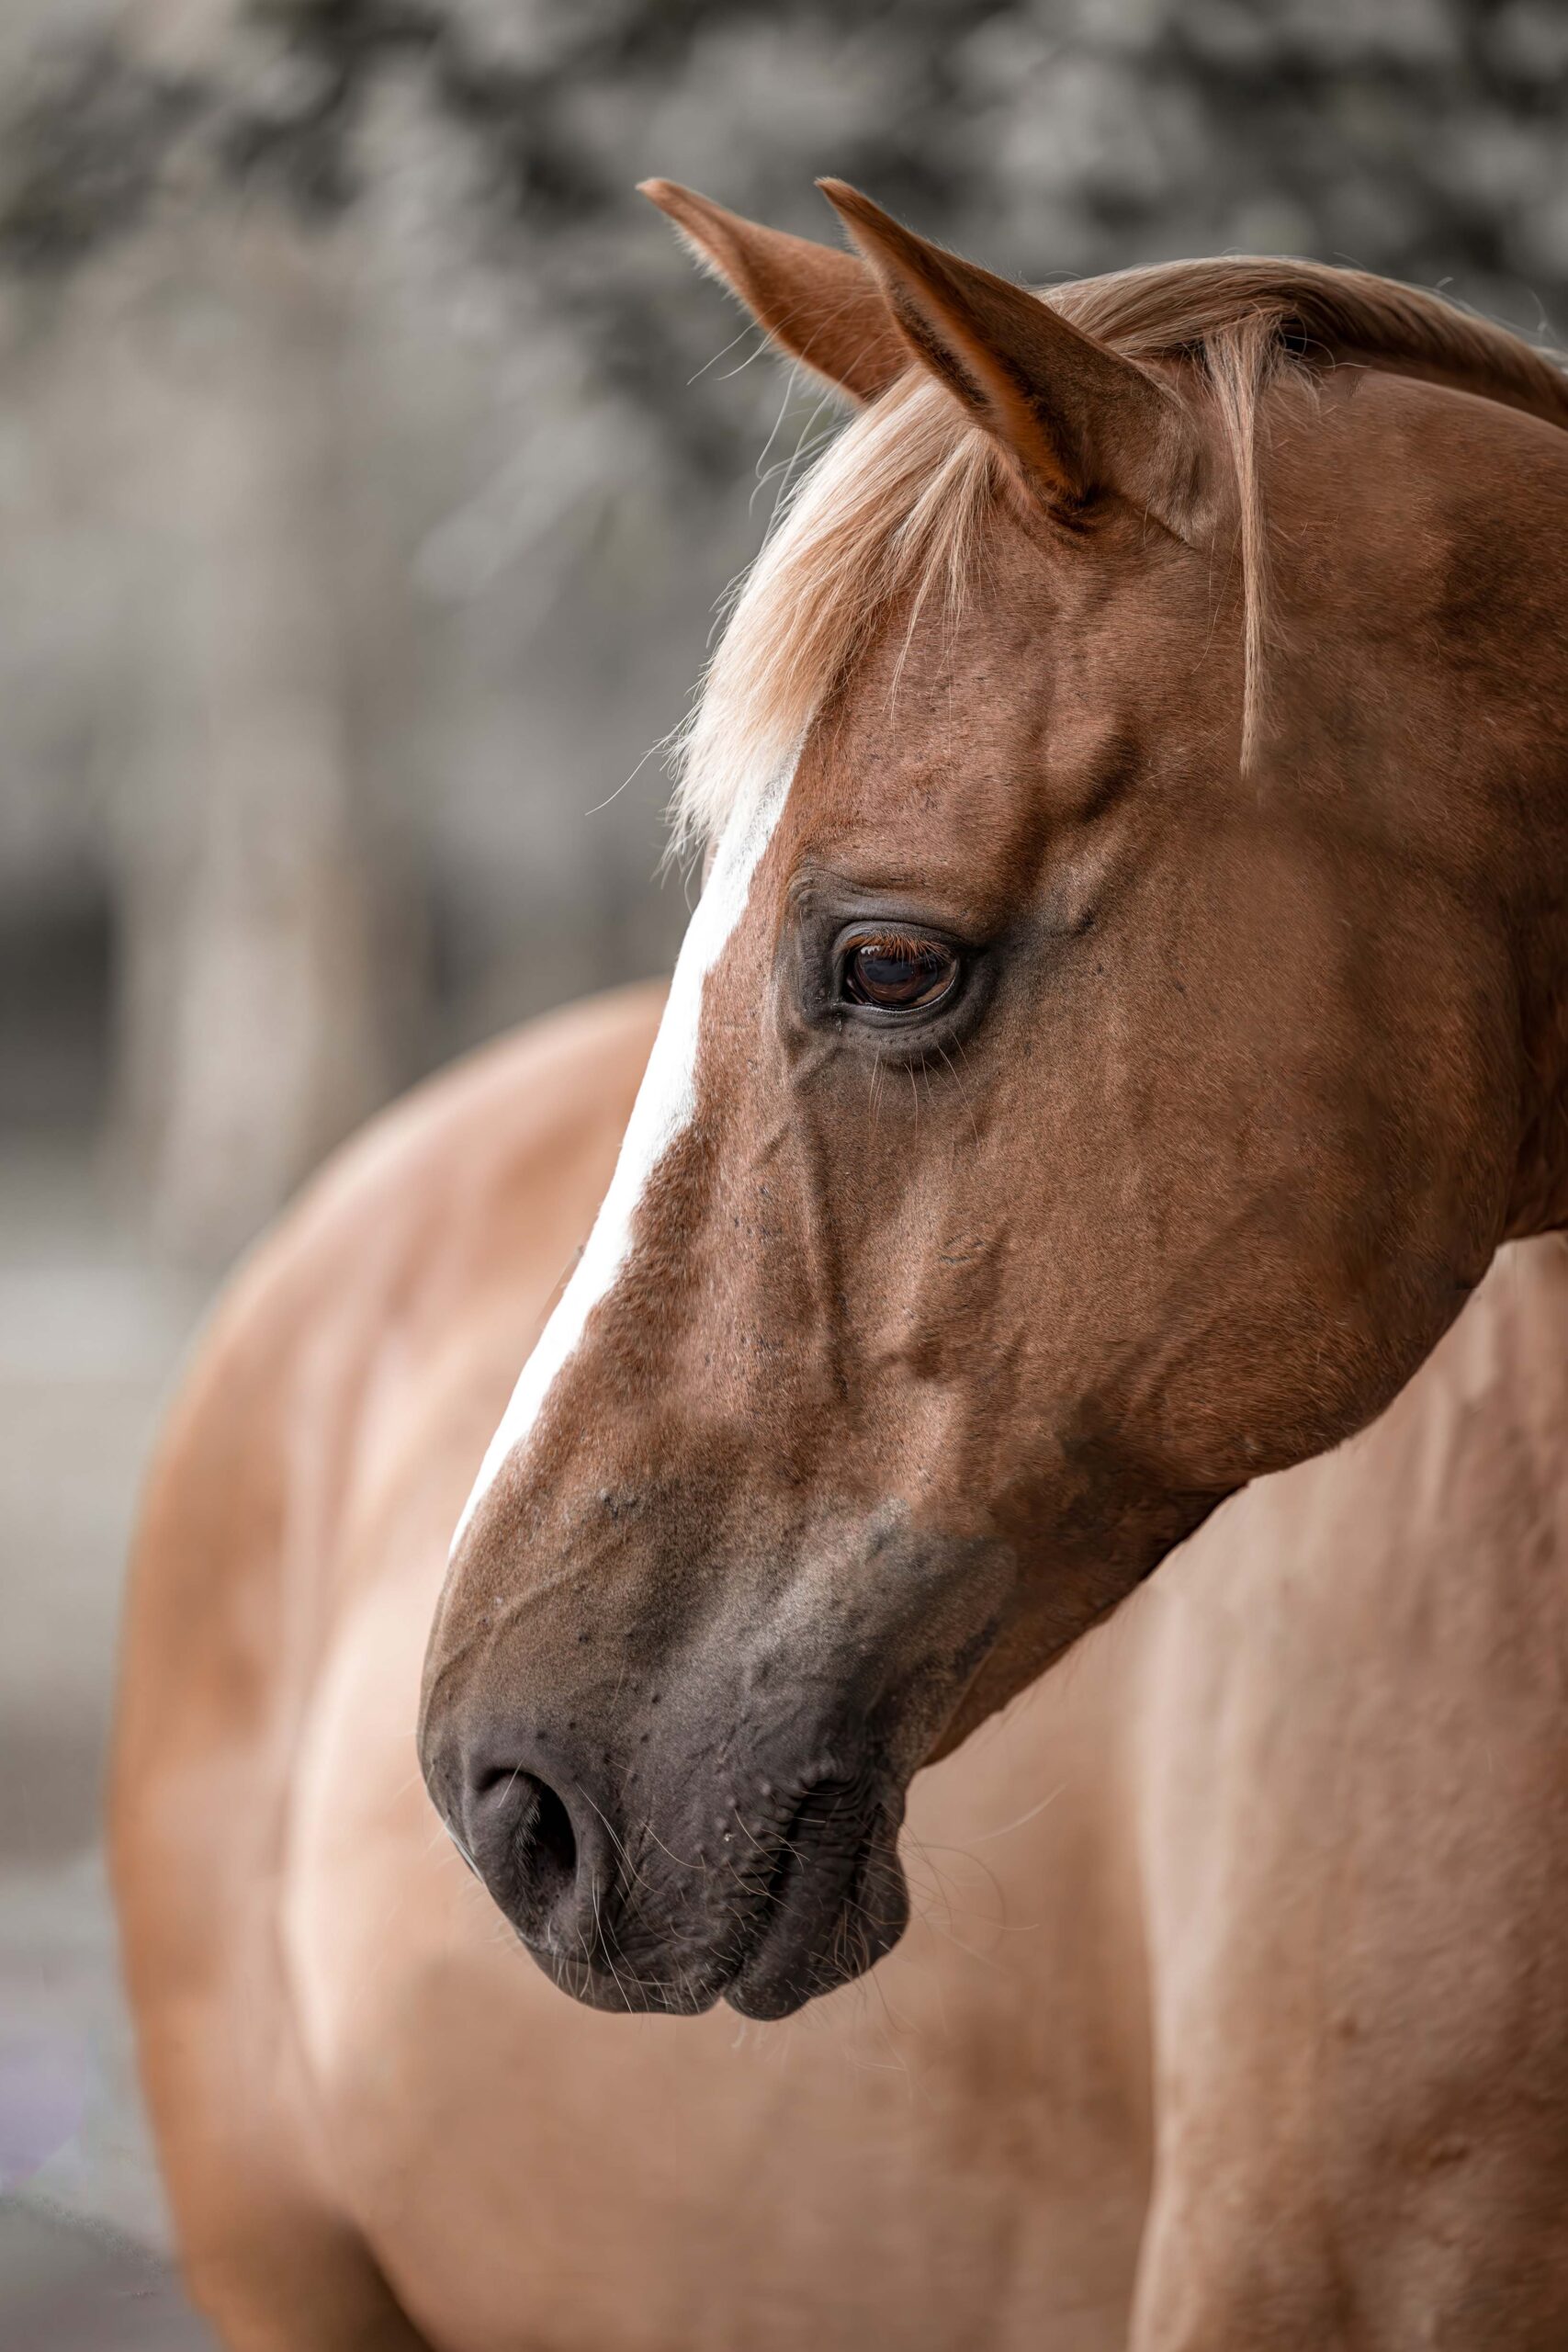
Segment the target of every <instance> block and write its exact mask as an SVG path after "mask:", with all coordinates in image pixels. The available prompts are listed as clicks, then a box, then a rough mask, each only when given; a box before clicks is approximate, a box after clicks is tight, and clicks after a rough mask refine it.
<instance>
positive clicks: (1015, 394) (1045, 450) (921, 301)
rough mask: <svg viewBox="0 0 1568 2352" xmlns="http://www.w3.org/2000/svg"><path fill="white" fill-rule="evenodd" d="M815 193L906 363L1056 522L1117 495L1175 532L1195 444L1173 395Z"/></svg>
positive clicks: (855, 195)
mask: <svg viewBox="0 0 1568 2352" xmlns="http://www.w3.org/2000/svg"><path fill="white" fill-rule="evenodd" d="M817 185H818V187H819V188H820V189H821V190H822V193H823V195H824V196H825V197H826V198H828V201H829V204H831V205H832V206H833V208H834V209H835V211H837V212H838V213H839V214H840V217H841V218H842V220H844V221H845V222H846V224H847V225H848V228H849V231H850V233H851V235H852V237H853V238H854V240H855V243H857V244H858V245H859V247H860V249H861V251H862V253H863V254H864V255H865V257H866V260H867V261H868V262H869V264H870V265H871V266H872V268H873V269H874V271H875V273H876V276H877V277H878V278H879V279H880V281H881V284H882V287H883V290H884V292H885V293H886V297H887V301H888V305H889V308H890V309H891V311H892V312H893V315H894V317H895V318H896V319H897V322H898V324H899V327H900V328H901V329H902V331H903V333H904V334H905V335H906V337H907V338H908V344H909V347H910V349H911V351H912V352H913V353H914V355H915V356H916V357H917V358H918V359H919V360H920V361H921V362H922V364H923V365H924V366H925V367H927V368H930V369H931V372H932V373H933V374H934V375H936V376H938V377H940V379H942V382H943V383H944V384H945V385H946V386H947V388H948V390H950V391H951V392H953V393H954V394H955V395H956V397H957V398H958V399H959V400H960V401H962V402H963V404H964V407H965V408H966V409H967V410H968V412H969V413H970V415H971V416H972V417H973V418H974V419H975V422H976V424H979V425H982V426H984V428H985V430H986V431H987V433H988V434H989V435H991V437H992V439H993V440H994V441H996V442H997V443H998V445H999V447H1001V449H1002V450H1003V452H1004V454H1005V455H1006V456H1007V458H1009V460H1010V463H1011V465H1012V467H1013V469H1014V471H1015V472H1016V473H1017V474H1018V475H1019V476H1020V477H1021V480H1022V481H1023V483H1024V485H1025V487H1026V489H1028V490H1029V491H1030V492H1032V494H1033V496H1034V497H1035V498H1036V499H1038V500H1039V501H1040V502H1041V503H1042V504H1043V505H1044V506H1046V507H1048V508H1050V509H1051V510H1053V511H1054V512H1055V513H1057V514H1073V513H1076V512H1077V510H1079V509H1080V508H1082V507H1083V506H1084V505H1085V504H1086V503H1088V502H1089V500H1090V499H1091V498H1093V497H1094V496H1095V494H1096V493H1097V492H1103V491H1117V492H1121V493H1122V496H1124V497H1126V498H1128V499H1130V500H1132V501H1133V502H1134V504H1136V505H1139V506H1141V507H1143V508H1144V509H1145V511H1147V512H1151V513H1153V514H1155V515H1159V516H1160V518H1161V519H1162V520H1164V521H1166V522H1168V523H1169V524H1170V526H1171V527H1172V528H1173V529H1177V530H1178V531H1179V532H1181V535H1182V536H1185V532H1184V531H1183V530H1182V525H1183V523H1184V521H1185V518H1186V515H1187V514H1188V513H1189V511H1190V503H1191V497H1192V492H1193V485H1194V478H1195V472H1196V463H1197V454H1198V450H1197V433H1196V428H1195V426H1194V424H1193V421H1192V419H1191V417H1190V414H1189V413H1188V411H1187V410H1186V408H1185V407H1184V406H1183V405H1182V403H1181V402H1180V401H1179V399H1178V397H1177V395H1176V394H1175V393H1174V392H1173V391H1171V390H1168V388H1167V386H1166V385H1165V384H1163V383H1162V382H1160V381H1159V380H1158V379H1156V377H1154V376H1153V375H1151V374H1149V373H1148V371H1147V370H1145V368H1140V367H1138V366H1136V365H1135V364H1134V361H1132V360H1130V359H1125V358H1123V357H1122V356H1121V355H1120V353H1117V352H1114V351H1110V350H1108V349H1107V348H1106V346H1105V345H1103V344H1100V343H1096V342H1095V341H1094V340H1093V338H1092V337H1091V336H1089V335H1087V334H1082V333H1081V332H1080V331H1079V329H1078V328H1077V327H1075V326H1072V325H1070V324H1069V323H1068V322H1067V321H1066V319H1065V318H1063V316H1062V315H1061V313H1060V311H1056V310H1054V309H1053V308H1052V307H1051V305H1050V304H1049V303H1047V302H1043V301H1042V300H1041V299H1040V297H1039V296H1038V295H1035V294H1031V293H1030V292H1029V291H1028V290H1027V288H1024V287H1021V286H1014V285H1013V284H1012V283H1011V282H1010V280H1009V279H1007V278H1005V277H993V276H992V274H991V272H990V271H989V270H988V269H981V268H980V267H979V266H977V265H976V263H974V262H967V261H960V260H959V259H958V257H957V255H956V254H949V253H944V252H943V251H942V247H941V246H940V245H933V244H930V243H928V242H927V241H926V239H925V238H924V237H917V236H915V235H914V234H913V232H911V231H910V230H908V229H906V228H904V227H902V226H901V224H900V223H899V222H898V221H897V220H894V219H893V218H892V216H891V214H889V213H886V212H884V211H883V210H882V209H881V207H880V206H879V205H875V204H873V203H872V201H871V199H870V198H869V197H864V196H862V195H861V194H860V193H859V191H858V190H857V189H855V188H852V187H846V185H845V184H844V182H843V181H842V180H818V183H817Z"/></svg>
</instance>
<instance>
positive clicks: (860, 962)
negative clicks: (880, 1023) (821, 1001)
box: [843, 932, 958, 1012]
mask: <svg viewBox="0 0 1568 2352" xmlns="http://www.w3.org/2000/svg"><path fill="white" fill-rule="evenodd" d="M957 978H958V957H957V956H956V955H955V954H954V952H953V949H952V948H951V947H949V946H947V945H945V944H944V943H943V942H942V940H940V939H919V938H911V937H910V936H908V934H907V933H904V932H889V933H886V934H879V935H876V936H874V937H872V938H869V939H857V940H856V942H855V944H854V945H853V946H852V948H851V950H850V952H849V955H848V956H847V957H846V958H845V961H844V983H843V986H844V994H845V996H846V997H848V998H849V1000H850V1001H851V1003H852V1004H874V1005H876V1006H878V1007H879V1008H880V1009H881V1010H882V1011H883V1012H924V1011H925V1010H926V1008H927V1007H928V1006H930V1005H933V1004H936V1003H939V1002H940V1001H941V1000H942V998H943V997H944V996H946V994H947V992H948V990H949V989H951V988H952V987H953V984H954V982H955V981H956V980H957Z"/></svg>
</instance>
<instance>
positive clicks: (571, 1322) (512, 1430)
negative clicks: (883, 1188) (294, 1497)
mask: <svg viewBox="0 0 1568 2352" xmlns="http://www.w3.org/2000/svg"><path fill="white" fill-rule="evenodd" d="M791 773H792V771H791V770H790V769H788V768H785V769H784V770H783V771H782V772H781V773H780V774H779V775H777V776H776V777H774V778H773V780H772V781H771V782H770V783H768V784H766V785H764V786H761V789H753V790H752V791H750V793H746V794H744V795H743V796H742V797H741V798H740V799H739V801H738V803H737V805H736V808H735V809H734V812H733V814H732V815H731V817H730V819H729V821H728V824H727V825H726V826H725V829H724V832H723V835H722V837H721V839H720V842H719V845H718V850H717V853H716V855H715V858H714V862H713V870H712V872H711V873H710V874H709V876H708V878H707V883H706V887H705V889H704V891H703V895H702V897H701V898H700V899H698V901H697V905H696V910H695V912H694V914H693V917H692V920H691V922H690V923H689V924H688V925H687V927H686V936H685V938H684V939H683V940H682V944H681V953H680V956H678V958H677V959H676V964H675V974H674V978H672V979H671V983H670V996H669V1000H668V1001H667V1002H666V1004H665V1007H664V1017H663V1019H662V1020H661V1021H660V1024H659V1034H658V1035H657V1036H656V1037H655V1039H654V1041H653V1051H652V1053H651V1054H650V1055H649V1063H648V1068H647V1069H646V1070H645V1071H644V1073H643V1080H642V1084H641V1086H640V1087H639V1088H638V1089H637V1101H636V1102H635V1103H633V1105H632V1114H631V1117H630V1119H629V1120H628V1121H627V1123H626V1134H625V1136H623V1138H622V1141H621V1156H620V1158H619V1159H617V1160H616V1162H615V1174H614V1176H612V1178H611V1179H610V1189H609V1191H608V1192H607V1193H605V1195H604V1203H603V1205H602V1206H601V1208H600V1211H599V1215H598V1216H597V1217H596V1218H595V1219H594V1223H593V1230H592V1233H591V1234H590V1235H589V1237H588V1240H587V1244H586V1246H585V1248H584V1250H583V1252H582V1255H581V1258H580V1259H579V1260H578V1261H577V1265H576V1267H575V1269H574V1270H573V1272H572V1276H571V1279H570V1282H569V1283H567V1286H566V1288H565V1290H563V1291H562V1293H561V1295H560V1297H559V1298H558V1301H557V1302H556V1309H555V1313H554V1314H553V1315H552V1316H551V1317H550V1319H549V1321H548V1322H547V1324H546V1326H545V1328H544V1329H543V1330H542V1331H541V1332H540V1334H539V1337H538V1341H537V1344H536V1347H535V1349H534V1352H533V1354H532V1355H531V1356H530V1357H529V1358H528V1361H527V1363H525V1365H524V1367H523V1372H522V1375H521V1377H520V1378H519V1380H518V1383H517V1385H516V1387H515V1388H514V1389H513V1392H512V1401H511V1403H510V1404H509V1405H508V1406H507V1408H506V1410H505V1412H504V1413H503V1414H502V1419H501V1427H500V1428H499V1429H498V1430H496V1433H495V1435H494V1436H493V1437H492V1438H491V1442H490V1446H489V1448H488V1450H487V1452H486V1453H485V1458H484V1460H483V1461H482V1462H481V1463H480V1464H479V1476H478V1477H477V1478H476V1479H475V1481H474V1489H473V1492H472V1494H470V1496H469V1497H468V1501H467V1503H466V1504H465V1505H464V1507H463V1516H462V1518H461V1519H460V1520H459V1521H457V1533H456V1535H454V1537H453V1538H452V1548H453V1550H454V1551H456V1550H457V1545H458V1544H460V1543H461V1541H462V1538H463V1534H464V1532H465V1530H466V1529H467V1527H468V1521H470V1520H471V1519H472V1517H473V1515H474V1513H475V1511H476V1510H478V1509H479V1503H480V1502H481V1500H482V1499H483V1498H484V1495H485V1493H486V1491H487V1490H488V1488H489V1487H490V1486H491V1482H492V1481H493V1479H494V1478H495V1476H496V1474H497V1472H498V1471H499V1470H500V1468H501V1466H502V1463H503V1462H505V1461H506V1460H507V1458H508V1456H509V1455H510V1454H512V1453H514V1452H515V1450H516V1448H517V1447H518V1446H520V1445H521V1444H522V1443H523V1442H524V1440H525V1438H526V1437H527V1435H528V1432H529V1430H531V1429H532V1428H533V1426H534V1423H535V1421H536V1419H537V1418H538V1414H539V1408H540V1407H541V1406H542V1405H543V1404H544V1401H545V1398H546V1397H547V1395H548V1394H549V1390H550V1386H551V1384H552V1382H553V1381H554V1379H555V1376H556V1374H557V1373H558V1372H559V1370H560V1369H561V1366H562V1365H563V1364H564V1363H566V1362H567V1359H568V1358H569V1357H570V1354H571V1353H572V1351H573V1350H574V1349H575V1347H576V1346H577V1343H578V1341H579V1340H580V1339H581V1337H582V1331H583V1326H584V1325H585V1324H586V1322H587V1320H588V1317H589V1314H590V1311H591V1310H592V1307H593V1306H596V1305H597V1303H598V1301H599V1300H600V1299H602V1298H603V1297H604V1295H605V1294H606V1293H607V1292H608V1291H610V1290H611V1289H613V1288H614V1286H615V1278H616V1276H617V1275H618V1274H619V1272H620V1271H621V1268H622V1267H623V1266H624V1265H625V1263H626V1253H627V1251H628V1250H629V1249H630V1247H631V1231H632V1220H633V1218H634V1217H635V1216H636V1214H637V1203H638V1202H639V1201H640V1200H641V1198H642V1195H643V1193H644V1191H645V1189H646V1187H647V1184H648V1180H649V1177H650V1176H651V1175H652V1173H653V1171H654V1170H655V1169H656V1168H657V1167H658V1165H659V1163H660V1160H661V1159H663V1157H664V1155H665V1153H666V1152H667V1151H668V1150H669V1148H670V1147H671V1144H672V1143H673V1142H674V1141H675V1138H676V1137H677V1136H679V1135H680V1134H681V1133H682V1130H683V1129H684V1128H685V1127H687V1126H689V1125H691V1121H692V1117H693V1114H694V1111H695V1109H696V1073H697V1035H698V1030H699V1026H700V1023H701V1021H702V1011H703V986H704V983H705V980H706V978H707V976H708V974H709V972H711V971H712V969H713V967H714V966H715V965H716V963H717V961H718V959H719V957H720V956H722V954H723V953H724V950H725V947H726V945H727V944H728V941H729V939H730V937H731V936H732V934H733V933H734V931H735V928H736V926H737V924H738V923H739V921H740V918H741V916H742V915H743V914H744V913H745V911H746V902H747V899H748V898H749V897H750V889H751V876H752V875H753V874H754V873H755V872H756V870H757V866H758V865H759V863H760V861H761V855H762V853H763V851H764V850H765V849H766V848H767V846H768V842H769V841H770V840H771V838H772V836H773V827H774V826H775V825H776V824H777V822H778V820H779V817H780V815H781V813H782V811H783V809H784V802H785V800H786V799H787V798H788V797H789V786H790V777H791Z"/></svg>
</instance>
